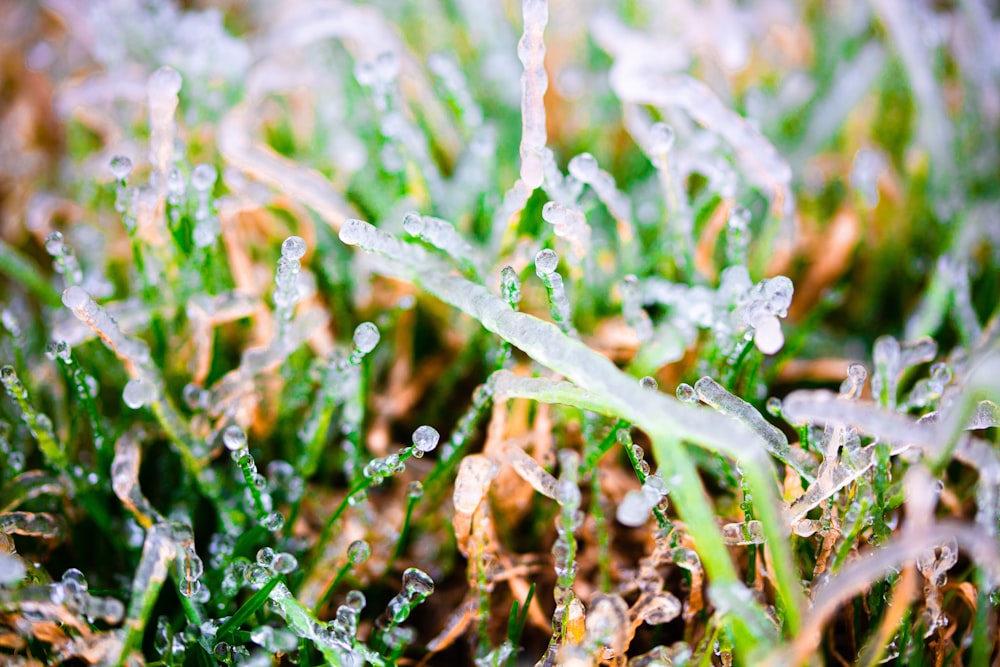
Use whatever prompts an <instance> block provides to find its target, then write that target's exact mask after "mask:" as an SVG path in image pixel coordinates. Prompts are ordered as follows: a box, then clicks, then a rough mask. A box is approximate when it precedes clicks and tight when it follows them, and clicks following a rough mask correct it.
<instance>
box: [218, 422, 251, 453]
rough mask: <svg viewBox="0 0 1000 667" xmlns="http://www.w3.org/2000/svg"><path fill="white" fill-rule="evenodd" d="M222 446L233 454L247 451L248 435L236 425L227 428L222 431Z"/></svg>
mask: <svg viewBox="0 0 1000 667" xmlns="http://www.w3.org/2000/svg"><path fill="white" fill-rule="evenodd" d="M222 444H224V445H225V446H226V449H228V450H229V451H231V452H238V451H240V450H243V449H246V446H247V434H246V433H244V432H243V429H241V428H240V427H239V426H236V425H235V424H233V425H231V426H227V427H226V428H225V429H224V430H223V431H222Z"/></svg>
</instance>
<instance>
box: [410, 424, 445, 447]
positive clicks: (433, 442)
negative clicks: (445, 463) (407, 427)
mask: <svg viewBox="0 0 1000 667" xmlns="http://www.w3.org/2000/svg"><path fill="white" fill-rule="evenodd" d="M440 439H441V434H440V433H438V432H437V429H435V428H434V427H433V426H427V425H426V424H424V425H423V426H418V427H417V430H416V431H414V432H413V446H414V447H415V448H416V449H417V450H419V451H421V452H424V453H427V452H430V451H433V450H434V448H435V447H437V445H438V442H439V441H440Z"/></svg>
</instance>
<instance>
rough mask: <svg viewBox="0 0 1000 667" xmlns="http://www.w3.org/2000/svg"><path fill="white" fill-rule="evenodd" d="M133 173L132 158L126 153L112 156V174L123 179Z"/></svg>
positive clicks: (118, 178)
mask: <svg viewBox="0 0 1000 667" xmlns="http://www.w3.org/2000/svg"><path fill="white" fill-rule="evenodd" d="M131 173H132V160H131V159H130V158H129V157H128V156H125V155H116V156H114V157H113V158H111V175H112V176H114V177H115V178H116V179H117V180H119V181H123V180H125V179H126V178H128V175H129V174H131Z"/></svg>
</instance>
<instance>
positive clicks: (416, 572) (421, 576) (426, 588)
mask: <svg viewBox="0 0 1000 667" xmlns="http://www.w3.org/2000/svg"><path fill="white" fill-rule="evenodd" d="M433 592H434V580H433V579H431V578H430V576H429V575H428V574H427V573H426V572H424V571H423V570H420V569H417V568H415V567H410V568H407V569H406V571H405V572H403V593H404V594H405V595H407V596H409V597H411V598H412V597H419V598H425V597H427V596H428V595H430V594H431V593H433Z"/></svg>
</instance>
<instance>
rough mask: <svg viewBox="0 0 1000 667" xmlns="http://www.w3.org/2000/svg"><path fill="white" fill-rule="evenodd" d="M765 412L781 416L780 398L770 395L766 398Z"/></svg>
mask: <svg viewBox="0 0 1000 667" xmlns="http://www.w3.org/2000/svg"><path fill="white" fill-rule="evenodd" d="M766 407H767V412H768V414H770V415H771V416H773V417H780V416H781V399H780V398H778V397H777V396H772V397H770V398H769V399H767V406H766Z"/></svg>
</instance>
